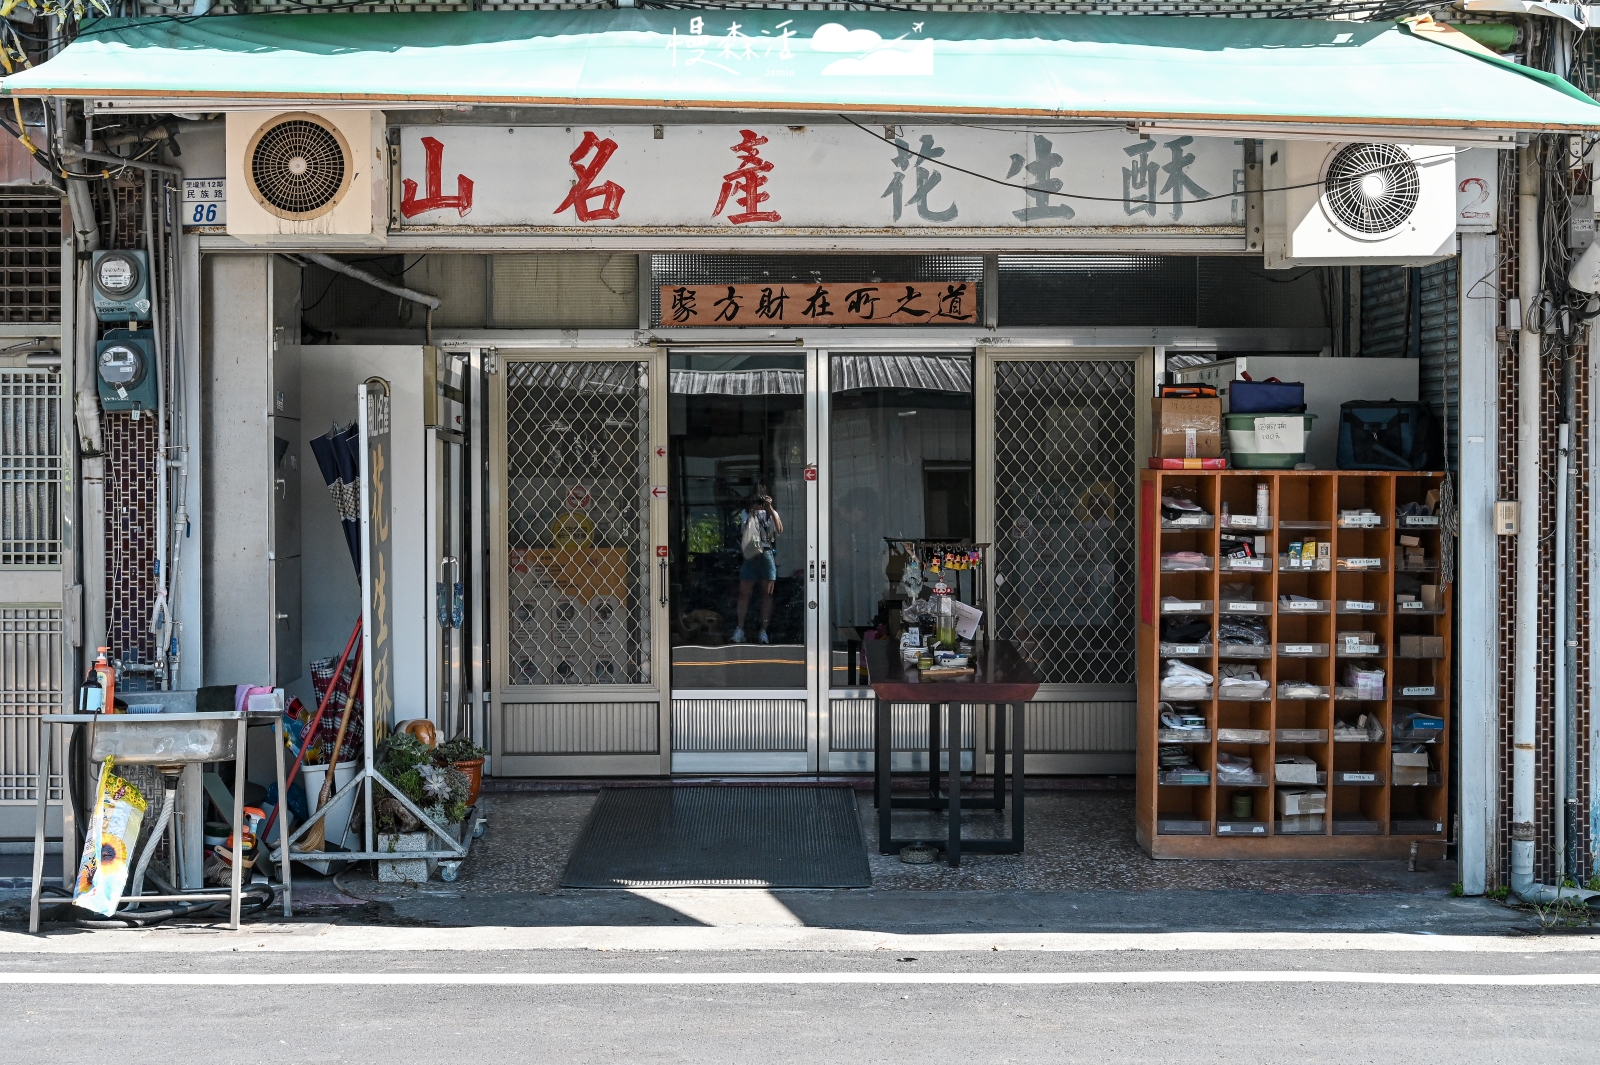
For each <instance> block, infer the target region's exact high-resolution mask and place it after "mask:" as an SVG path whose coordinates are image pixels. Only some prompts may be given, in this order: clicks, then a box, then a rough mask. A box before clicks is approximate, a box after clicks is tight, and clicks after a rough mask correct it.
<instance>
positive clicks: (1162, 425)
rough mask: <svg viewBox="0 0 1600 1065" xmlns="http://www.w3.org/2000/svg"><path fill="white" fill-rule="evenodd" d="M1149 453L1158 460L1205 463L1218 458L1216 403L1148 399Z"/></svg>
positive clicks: (1219, 419)
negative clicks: (1152, 430)
mask: <svg viewBox="0 0 1600 1065" xmlns="http://www.w3.org/2000/svg"><path fill="white" fill-rule="evenodd" d="M1150 424H1151V426H1152V428H1153V429H1154V430H1155V440H1154V442H1153V448H1152V450H1153V451H1154V453H1155V457H1156V458H1161V459H1185V458H1188V459H1209V458H1220V457H1221V456H1222V401H1221V400H1220V399H1152V400H1151V401H1150Z"/></svg>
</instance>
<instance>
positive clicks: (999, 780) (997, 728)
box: [992, 703, 1010, 810]
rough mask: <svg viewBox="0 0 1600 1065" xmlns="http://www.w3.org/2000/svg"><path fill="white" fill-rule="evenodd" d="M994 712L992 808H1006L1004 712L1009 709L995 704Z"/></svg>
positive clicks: (1003, 704) (1001, 704) (1000, 704)
mask: <svg viewBox="0 0 1600 1065" xmlns="http://www.w3.org/2000/svg"><path fill="white" fill-rule="evenodd" d="M992 709H993V710H994V808H995V809H996V810H1004V809H1005V808H1006V786H1005V778H1006V712H1007V711H1008V710H1010V707H1009V706H1007V705H1006V704H1005V703H997V704H996V705H995V706H994V707H993V708H992Z"/></svg>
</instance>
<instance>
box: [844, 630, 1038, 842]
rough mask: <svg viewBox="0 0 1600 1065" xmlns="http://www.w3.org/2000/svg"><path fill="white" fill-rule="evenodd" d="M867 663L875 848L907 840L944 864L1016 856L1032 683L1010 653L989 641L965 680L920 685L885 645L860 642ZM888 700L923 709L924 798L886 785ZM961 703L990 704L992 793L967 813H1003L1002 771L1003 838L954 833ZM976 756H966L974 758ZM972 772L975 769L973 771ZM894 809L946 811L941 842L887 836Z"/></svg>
mask: <svg viewBox="0 0 1600 1065" xmlns="http://www.w3.org/2000/svg"><path fill="white" fill-rule="evenodd" d="M862 649H863V651H864V653H865V656H866V659H867V670H868V679H869V683H870V684H871V685H872V692H873V696H874V704H875V705H874V709H875V711H876V721H877V728H876V729H875V730H874V739H873V754H874V759H875V761H874V766H875V771H876V787H875V789H874V791H875V796H874V797H875V799H876V804H877V807H878V849H879V851H880V853H883V854H895V853H898V852H899V850H900V848H902V847H905V846H908V845H910V844H913V843H926V844H928V845H929V846H934V847H938V848H940V849H941V850H943V851H944V856H945V860H946V861H947V862H949V863H950V864H951V865H952V866H955V865H960V864H961V852H962V850H963V849H965V850H968V851H971V852H973V853H975V854H1020V853H1021V852H1022V794H1023V793H1022V780H1023V749H1024V747H1025V746H1026V736H1027V732H1026V724H1027V717H1026V714H1027V705H1028V702H1029V701H1030V700H1032V699H1033V697H1034V696H1035V695H1037V694H1038V692H1039V680H1038V678H1037V677H1036V676H1035V675H1034V673H1033V670H1032V669H1031V668H1030V667H1029V666H1028V664H1027V663H1026V662H1024V661H1023V660H1022V656H1021V655H1020V654H1018V653H1017V649H1016V648H1015V647H1013V646H1012V645H1011V644H1010V643H1008V642H1006V641H1004V640H992V641H989V642H988V643H986V644H984V645H982V648H981V649H980V650H978V651H975V652H974V653H973V655H972V658H971V662H972V664H973V666H975V667H976V672H975V673H974V674H973V675H971V676H964V677H951V678H941V679H939V680H929V681H924V680H922V678H921V676H920V674H919V671H918V670H917V667H916V666H914V665H911V664H909V663H906V662H904V661H902V660H901V657H900V649H899V647H897V646H895V645H893V644H891V643H890V642H889V641H887V640H868V641H866V642H865V643H864V644H863V645H862ZM891 703H926V704H927V705H928V794H927V795H926V796H917V797H915V798H913V797H905V798H898V799H897V798H895V797H894V796H893V795H892V794H891V792H890V788H889V784H890V768H889V757H890V750H891V748H892V747H893V745H894V744H893V727H892V723H891V721H890V715H889V707H890V704H891ZM966 703H974V704H981V705H993V706H995V707H996V712H995V729H994V793H993V796H992V797H990V798H983V799H976V798H975V799H971V800H968V801H967V802H966V804H965V805H966V806H967V808H969V809H984V810H1004V809H1005V806H1006V784H1007V776H1008V774H1009V784H1010V788H1011V838H1010V839H963V838H962V836H961V810H962V806H963V803H962V798H961V707H962V705H963V704H966ZM941 708H943V709H944V711H945V715H946V721H947V722H948V724H947V725H946V728H947V741H946V744H945V746H948V748H949V753H950V761H949V765H948V767H947V768H946V784H945V788H944V791H943V793H941V792H940V790H939V750H940V746H941V744H940V742H939V711H940V709H941ZM1008 712H1009V717H1010V719H1011V721H1010V725H1011V727H1010V734H1011V736H1012V737H1014V740H1013V744H1014V747H1015V749H1014V751H1013V753H1012V755H1011V759H1010V765H1009V766H1008V765H1007V760H1006V747H1007V743H1006V738H1007V737H1006V733H1007V728H1006V717H1007V716H1008ZM976 753H977V752H974V756H976ZM975 768H976V767H975ZM895 810H946V811H948V812H949V832H948V835H947V836H946V838H944V839H942V840H941V839H895V838H894V835H893V832H892V830H891V824H890V822H891V817H892V815H893V812H894V811H895Z"/></svg>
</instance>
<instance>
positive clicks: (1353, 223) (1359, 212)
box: [1322, 144, 1422, 237]
mask: <svg viewBox="0 0 1600 1065" xmlns="http://www.w3.org/2000/svg"><path fill="white" fill-rule="evenodd" d="M1421 193H1422V180H1421V178H1420V177H1418V175H1417V164H1416V163H1414V162H1413V161H1412V159H1411V156H1409V155H1407V154H1406V151H1405V149H1404V148H1400V147H1397V146H1396V145H1393V144H1350V145H1346V146H1345V147H1343V148H1341V149H1339V151H1338V153H1337V154H1336V155H1334V157H1333V159H1332V161H1331V162H1329V164H1328V171H1327V175H1326V176H1325V177H1324V179H1323V192H1322V194H1323V198H1324V202H1325V203H1326V204H1327V205H1328V212H1329V213H1330V214H1331V215H1333V218H1334V220H1335V221H1336V222H1338V223H1339V225H1341V226H1343V227H1344V228H1345V229H1347V230H1349V231H1350V232H1351V233H1354V234H1357V235H1359V236H1363V237H1381V236H1384V235H1386V234H1389V233H1392V232H1394V231H1395V230H1397V229H1399V228H1400V227H1401V226H1403V225H1405V224H1406V222H1408V221H1409V220H1410V219H1411V215H1412V214H1413V213H1414V212H1415V211H1416V209H1417V200H1418V199H1419V198H1420V196H1421Z"/></svg>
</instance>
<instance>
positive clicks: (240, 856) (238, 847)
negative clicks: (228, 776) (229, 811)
mask: <svg viewBox="0 0 1600 1065" xmlns="http://www.w3.org/2000/svg"><path fill="white" fill-rule="evenodd" d="M249 723H250V722H249V719H248V718H245V717H240V718H239V728H238V735H237V737H236V739H235V742H236V743H237V745H238V749H237V750H236V751H235V752H234V759H233V868H232V870H231V872H230V874H229V880H228V927H229V928H232V929H233V930H234V931H235V932H237V931H238V930H239V911H240V909H241V908H242V903H243V899H242V897H241V895H240V892H241V891H243V889H244V785H245V774H244V769H245V765H244V763H245V757H246V755H245V751H246V749H247V747H248V742H247V738H246V737H247V735H248V734H247V733H246V732H245V728H246V726H247V725H249ZM287 799H288V796H287V795H284V794H283V793H281V792H280V793H279V794H278V801H279V802H284V801H286V800H287ZM259 845H260V841H257V846H258V847H259Z"/></svg>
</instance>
